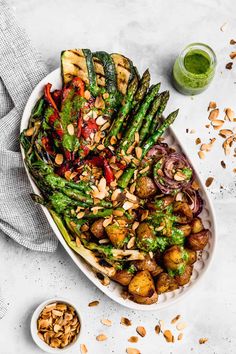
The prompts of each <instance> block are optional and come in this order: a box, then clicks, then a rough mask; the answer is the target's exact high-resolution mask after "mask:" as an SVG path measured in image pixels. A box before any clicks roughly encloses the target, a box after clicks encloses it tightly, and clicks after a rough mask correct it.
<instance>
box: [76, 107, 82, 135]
mask: <svg viewBox="0 0 236 354" xmlns="http://www.w3.org/2000/svg"><path fill="white" fill-rule="evenodd" d="M82 123H83V117H82V115H81V112H80V113H79V118H78V120H77V138H79V137H80V136H81V132H82Z"/></svg>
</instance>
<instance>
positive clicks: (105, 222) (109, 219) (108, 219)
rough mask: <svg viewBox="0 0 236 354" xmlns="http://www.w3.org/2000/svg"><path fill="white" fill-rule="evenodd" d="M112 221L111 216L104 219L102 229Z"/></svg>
mask: <svg viewBox="0 0 236 354" xmlns="http://www.w3.org/2000/svg"><path fill="white" fill-rule="evenodd" d="M112 219H113V216H110V217H109V218H107V219H105V220H104V221H103V227H107V226H108V225H110V224H111V223H112Z"/></svg>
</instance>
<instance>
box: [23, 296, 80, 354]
mask: <svg viewBox="0 0 236 354" xmlns="http://www.w3.org/2000/svg"><path fill="white" fill-rule="evenodd" d="M54 302H62V303H65V304H67V305H71V306H73V307H74V309H75V312H76V314H77V316H78V318H79V321H80V332H79V334H78V335H77V337H76V340H75V342H73V343H71V344H69V345H68V346H66V347H65V348H60V349H59V348H52V347H50V346H49V345H48V344H47V343H45V342H44V341H43V340H42V339H40V338H39V336H38V330H37V320H38V318H39V315H40V313H41V312H42V310H43V309H44V307H45V306H47V305H49V304H53V303H54ZM82 327H83V326H82V321H81V312H80V310H79V309H78V307H77V306H75V304H74V303H71V302H70V301H69V300H67V299H64V298H53V299H49V300H46V301H44V302H42V303H41V304H40V305H39V306H38V307H37V308H36V309H35V311H34V313H33V315H32V318H31V324H30V331H31V335H32V338H33V340H34V342H35V343H36V344H37V346H38V347H39V348H40V349H42V350H43V351H44V352H47V353H54V354H56V353H64V352H67V351H68V350H70V349H72V348H73V349H75V350H77V352H79V348H78V339H79V337H80V336H81V331H82ZM76 347H77V349H76Z"/></svg>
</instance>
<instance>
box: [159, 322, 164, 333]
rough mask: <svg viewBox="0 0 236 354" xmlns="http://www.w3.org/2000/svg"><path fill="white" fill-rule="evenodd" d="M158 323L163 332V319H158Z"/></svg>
mask: <svg viewBox="0 0 236 354" xmlns="http://www.w3.org/2000/svg"><path fill="white" fill-rule="evenodd" d="M159 325H160V329H161V331H162V332H163V331H164V321H163V320H160V321H159Z"/></svg>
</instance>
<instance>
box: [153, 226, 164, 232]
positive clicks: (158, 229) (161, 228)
mask: <svg viewBox="0 0 236 354" xmlns="http://www.w3.org/2000/svg"><path fill="white" fill-rule="evenodd" d="M163 229H164V225H163V226H158V227H156V228H155V230H156V231H161V230H163Z"/></svg>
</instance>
